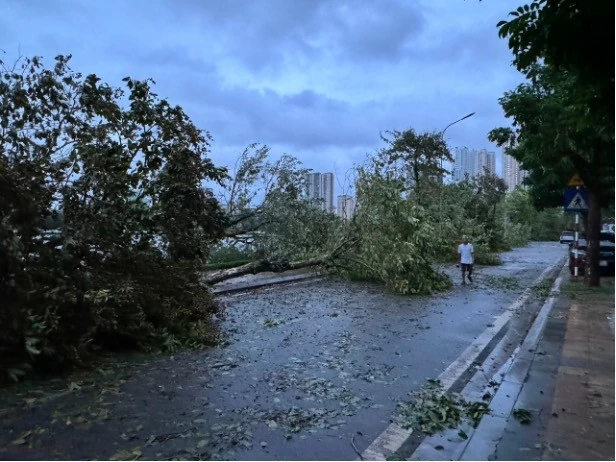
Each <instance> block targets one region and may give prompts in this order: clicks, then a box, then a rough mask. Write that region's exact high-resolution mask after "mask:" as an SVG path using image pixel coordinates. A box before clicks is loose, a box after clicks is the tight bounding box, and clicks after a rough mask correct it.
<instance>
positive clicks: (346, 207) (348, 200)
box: [338, 195, 355, 220]
mask: <svg viewBox="0 0 616 462" xmlns="http://www.w3.org/2000/svg"><path fill="white" fill-rule="evenodd" d="M354 214H355V199H354V198H353V196H348V195H342V196H338V216H339V217H341V218H344V219H345V220H350V219H351V218H353V215H354Z"/></svg>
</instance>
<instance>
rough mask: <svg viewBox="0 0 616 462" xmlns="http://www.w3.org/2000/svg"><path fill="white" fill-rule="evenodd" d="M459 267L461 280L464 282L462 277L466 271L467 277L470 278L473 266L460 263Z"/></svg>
mask: <svg viewBox="0 0 616 462" xmlns="http://www.w3.org/2000/svg"><path fill="white" fill-rule="evenodd" d="M460 266H461V267H462V280H463V281H464V275H465V274H466V272H467V271H468V277H469V278H470V277H471V275H472V274H473V265H472V264H468V263H462V264H460Z"/></svg>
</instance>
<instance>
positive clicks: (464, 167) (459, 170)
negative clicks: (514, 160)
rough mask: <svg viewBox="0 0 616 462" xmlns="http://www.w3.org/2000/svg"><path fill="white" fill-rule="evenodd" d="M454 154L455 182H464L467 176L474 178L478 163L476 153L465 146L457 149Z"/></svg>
mask: <svg viewBox="0 0 616 462" xmlns="http://www.w3.org/2000/svg"><path fill="white" fill-rule="evenodd" d="M454 152H455V161H454V165H453V181H463V180H464V178H466V176H467V175H468V176H469V177H472V176H474V175H475V168H476V165H475V164H476V162H477V161H476V155H475V151H472V150H470V149H468V148H467V147H466V146H463V147H458V148H455V150H454Z"/></svg>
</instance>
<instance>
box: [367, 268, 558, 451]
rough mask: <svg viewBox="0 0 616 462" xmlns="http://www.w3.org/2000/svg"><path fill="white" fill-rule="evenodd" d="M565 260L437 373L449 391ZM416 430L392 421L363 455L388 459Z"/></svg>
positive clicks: (537, 279) (536, 282) (543, 276)
mask: <svg viewBox="0 0 616 462" xmlns="http://www.w3.org/2000/svg"><path fill="white" fill-rule="evenodd" d="M565 261H566V257H559V258H558V259H557V260H556V261H555V262H554V263H552V264H551V265H550V266H548V267H547V268H546V269H545V270H544V271H543V272H542V273H541V274H540V275H539V276H538V277H537V278H536V279H535V280H534V281H533V284H532V285H531V287H528V288H526V289H525V290H524V292H522V294H521V295H520V296H519V297H518V298H517V299H516V300H515V301H514V302H513V303H512V304H511V305H510V306H509V307H508V308H507V309H506V310H505V311H504V312H503V313H502V314H501V315H500V316H499V317H498V318H496V319H495V320H494V322H493V323H492V326H491V327H488V328H487V329H485V330H484V331H483V332H482V333H481V334H480V335H479V336H478V337H477V339H476V340H475V341H474V342H473V343H472V344H471V345H469V347H468V348H466V350H464V352H462V354H461V355H460V356H459V357H458V358H457V359H456V360H455V361H454V362H453V363H451V364H450V365H449V367H447V369H445V370H444V371H443V372H442V373H441V374H440V375H439V376H438V377H437V380H440V382H441V385H442V386H443V389H444V392H445V393H447V392H449V391H450V390H451V389H452V388H453V386H454V384H456V382H458V381H459V379H460V378H461V377H463V376H464V375H465V374H466V373H467V372H468V371H469V370H470V369H471V368H472V367H473V364H474V363H475V361H476V360H477V358H479V357H480V356H482V355H484V354H486V353H489V352H490V351H492V350H493V349H494V347H495V345H494V342H493V340H494V339H495V338H497V337H498V336H499V335H500V334H501V333H502V332H504V331H505V330H506V329H507V326H508V325H509V320H510V319H511V317H512V316H513V315H514V313H515V311H516V310H517V309H518V308H520V307H521V306H523V305H524V304H525V303H526V302H527V300H528V299H529V298H530V296H531V294H532V287H533V286H535V285H537V284H539V283H541V282H542V281H543V280H544V279H545V278H547V277H548V275H549V274H550V273H551V272H552V271H554V270H555V269H556V268H558V267H559V266H561V265H563V264H564V263H563V262H565ZM561 271H562V269H561ZM559 274H560V273H559ZM533 324H534V323H533ZM531 329H532V327H531ZM412 433H413V430H412V429H409V430H406V429H403V428H402V427H400V426H398V425H396V424H395V423H392V424H390V425H389V426H388V427H387V428H386V429H385V431H384V432H383V433H381V434H380V435H379V436H378V437H377V438H376V439H375V440H374V441H373V442H372V443H371V444H370V445H369V446H368V447H367V448H366V449H365V450H364V451H363V452H362V454H361V456H360V458H361V459H362V460H386V459H387V456H388V455H389V454H392V453H394V452H396V451H398V450H399V449H400V447H402V445H403V444H404V443H405V441H406V440H407V439H408V438H409V437H410V436H411V435H412ZM422 444H423V443H422ZM420 447H421V446H420ZM418 449H419V448H418ZM415 452H417V451H415ZM414 454H415V453H414Z"/></svg>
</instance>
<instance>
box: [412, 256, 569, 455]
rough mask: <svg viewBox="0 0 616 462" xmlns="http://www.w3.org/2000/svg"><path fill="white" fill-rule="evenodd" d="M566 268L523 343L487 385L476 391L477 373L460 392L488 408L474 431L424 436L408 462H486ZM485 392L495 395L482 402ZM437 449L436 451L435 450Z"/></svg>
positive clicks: (482, 379)
mask: <svg viewBox="0 0 616 462" xmlns="http://www.w3.org/2000/svg"><path fill="white" fill-rule="evenodd" d="M555 266H556V265H555ZM566 269H567V265H566V261H565V263H564V264H563V267H562V268H561V269H560V271H559V272H558V276H557V278H556V280H555V281H554V283H553V285H552V289H551V292H550V295H549V296H548V298H547V299H546V301H545V302H544V303H543V305H542V306H541V308H540V309H539V312H538V313H537V316H536V318H535V320H534V321H533V322H532V324H531V325H530V328H529V329H528V331H527V333H526V335H525V336H524V338H523V339H522V342H521V343H520V345H518V346H517V347H516V348H515V350H514V351H513V353H512V354H511V355H510V356H509V357H508V358H507V360H506V361H505V362H504V363H503V364H502V365H501V366H500V367H499V368H498V370H497V371H496V372H495V373H494V374H493V375H492V377H491V380H489V382H488V383H487V385H485V386H483V387H482V388H478V389H477V385H478V384H477V382H479V383H486V382H487V381H488V378H486V377H485V376H483V377H481V375H482V374H480V373H479V372H478V373H477V374H476V375H475V376H474V377H473V379H471V380H470V381H469V383H468V384H467V385H468V386H467V387H465V389H464V390H463V392H462V396H463V397H464V398H465V399H467V400H469V401H476V400H480V401H482V402H485V403H486V404H488V405H489V409H490V413H489V414H487V415H485V416H484V417H483V418H482V420H481V422H480V423H479V425H478V426H477V428H473V427H472V426H471V425H470V424H467V423H464V424H462V425H461V427H460V428H456V429H447V430H445V431H444V432H441V433H439V434H436V435H432V436H428V437H426V438H425V439H424V440H423V441H422V443H421V444H420V445H419V447H418V448H417V449H416V450H415V451H414V452H413V454H412V455H411V457H410V458H409V459H410V460H489V456H490V455H491V454H492V453H493V452H494V450H495V448H496V446H497V445H498V442H499V441H500V439H501V438H502V436H503V432H504V429H505V425H506V423H507V418H508V417H509V414H510V413H511V411H512V410H513V407H514V405H515V402H516V400H517V397H518V395H519V393H520V391H521V390H522V387H523V385H524V382H525V379H526V377H527V375H528V371H529V369H530V366H531V364H532V360H533V358H534V356H535V350H536V347H537V345H538V343H539V341H540V340H541V338H542V335H541V334H542V333H543V329H544V327H545V325H546V323H547V319H548V316H549V314H550V312H551V310H552V307H553V305H554V303H555V301H556V300H557V299H558V296H559V294H560V292H559V288H560V285H561V283H562V282H563V274H565V275H566ZM503 342H506V339H504V338H503V340H501V342H499V345H497V346H496V347H495V349H494V350H495V351H496V350H498V349H499V348H502V346H501V345H500V344H501V343H503ZM484 364H485V363H484ZM495 387H498V389H497V390H496V392H494V388H495ZM486 393H490V394H492V393H494V395H493V396H492V398H491V399H490V400H489V401H485V400H483V399H482V397H483V396H485V394H486ZM469 395H470V396H469ZM459 430H462V431H463V432H464V433H466V435H467V436H468V439H462V438H460V437H459V434H458V432H459ZM439 446H440V448H439V450H437V449H436V447H439Z"/></svg>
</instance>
